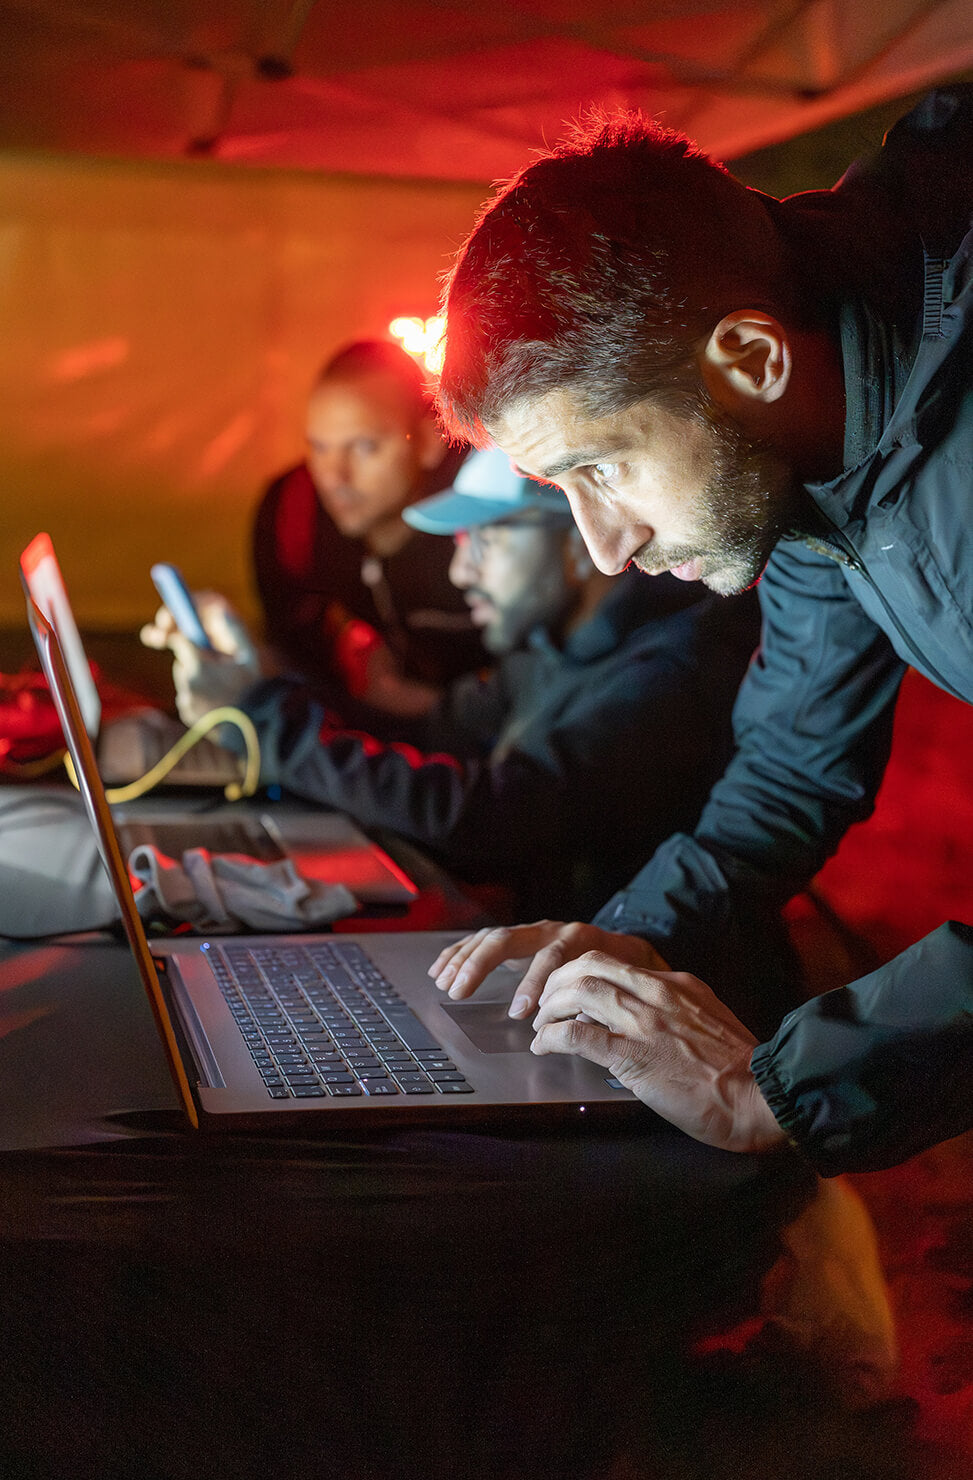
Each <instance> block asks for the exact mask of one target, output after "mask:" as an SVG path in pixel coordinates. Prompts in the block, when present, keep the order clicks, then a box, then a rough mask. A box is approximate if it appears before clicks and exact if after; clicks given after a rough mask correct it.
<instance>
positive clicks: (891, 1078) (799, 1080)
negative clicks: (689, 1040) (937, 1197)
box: [752, 922, 973, 1176]
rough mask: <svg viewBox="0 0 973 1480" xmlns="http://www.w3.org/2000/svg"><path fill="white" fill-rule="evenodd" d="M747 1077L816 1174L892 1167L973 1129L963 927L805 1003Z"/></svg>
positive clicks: (970, 991)
mask: <svg viewBox="0 0 973 1480" xmlns="http://www.w3.org/2000/svg"><path fill="white" fill-rule="evenodd" d="M752 1068H753V1072H754V1074H755V1076H756V1078H757V1083H758V1084H759V1085H760V1088H761V1091H762V1092H763V1095H764V1097H765V1099H766V1100H767V1103H768V1104H769V1105H770V1108H771V1109H772V1110H773V1112H774V1114H775V1115H776V1117H777V1119H778V1120H779V1121H780V1124H781V1125H782V1127H783V1128H784V1130H785V1131H786V1132H787V1133H788V1135H789V1136H790V1137H791V1139H792V1140H793V1141H794V1142H795V1144H796V1145H797V1146H798V1147H799V1149H800V1150H801V1151H802V1152H803V1153H804V1155H805V1156H806V1157H807V1158H808V1159H809V1160H810V1161H811V1162H812V1163H813V1164H814V1166H815V1167H816V1168H817V1170H818V1171H819V1172H821V1173H822V1175H824V1176H835V1175H837V1174H838V1173H839V1172H863V1171H875V1170H877V1169H879V1168H880V1167H887V1166H894V1165H896V1163H898V1162H900V1161H905V1159H906V1158H907V1157H909V1156H914V1155H915V1154H916V1153H917V1152H919V1151H923V1150H925V1149H926V1147H928V1146H933V1145H936V1144H937V1143H938V1142H939V1141H945V1140H948V1139H949V1138H950V1137H951V1136H958V1135H960V1134H961V1133H962V1132H964V1131H967V1130H970V1129H971V1128H973V928H971V926H969V925H961V924H957V923H955V922H951V923H949V924H946V925H941V926H940V927H939V929H938V930H935V931H933V933H932V934H931V935H928V936H926V937H925V939H924V940H920V941H918V942H917V944H916V945H914V946H910V947H909V949H908V950H907V951H903V952H902V954H901V955H900V956H897V957H896V958H895V960H894V961H891V962H889V963H888V965H886V966H882V967H881V968H880V969H879V970H878V971H874V972H872V973H871V975H869V976H866V977H863V978H862V979H861V981H858V982H853V983H852V984H851V985H850V986H847V987H841V988H839V989H838V990H837V991H834V992H826V993H825V994H824V995H823V996H820V997H815V998H814V999H813V1001H811V1002H808V1003H806V1004H805V1005H804V1006H803V1007H800V1008H798V1009H797V1011H795V1012H792V1013H790V1014H789V1016H788V1017H786V1018H785V1019H784V1021H783V1023H782V1024H781V1026H780V1029H779V1030H778V1032H777V1034H776V1036H775V1037H774V1038H773V1039H772V1040H771V1041H770V1042H769V1043H764V1044H761V1046H760V1047H759V1048H758V1049H756V1050H755V1051H754V1055H753V1059H752Z"/></svg>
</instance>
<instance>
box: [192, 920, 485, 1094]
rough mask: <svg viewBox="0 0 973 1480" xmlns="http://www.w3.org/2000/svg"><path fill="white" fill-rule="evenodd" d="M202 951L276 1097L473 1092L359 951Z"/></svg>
mask: <svg viewBox="0 0 973 1480" xmlns="http://www.w3.org/2000/svg"><path fill="white" fill-rule="evenodd" d="M203 949H204V952H205V955H206V959H207V961H208V962H209V965H210V967H211V969H212V971H213V974H214V976H215V977H216V980H217V982H218V983H219V986H220V990H221V992H222V993H223V996H224V998H225V999H226V1002H227V1005H228V1006H229V1009H230V1011H231V1013H232V1014H233V1016H234V1018H235V1019H236V1021H237V1024H238V1025H239V1028H240V1032H241V1033H242V1035H243V1038H244V1041H245V1043H246V1045H247V1047H248V1049H249V1050H250V1054H251V1057H252V1058H253V1061H254V1063H255V1064H256V1066H257V1069H258V1071H259V1073H260V1077H261V1078H262V1079H263V1082H264V1084H265V1085H266V1087H267V1093H268V1095H269V1096H270V1097H271V1099H274V1100H287V1099H296V1100H307V1099H323V1098H325V1097H326V1096H334V1097H336V1098H353V1097H356V1096H361V1095H368V1096H387V1097H390V1096H393V1095H430V1094H439V1095H468V1094H472V1093H473V1086H472V1085H471V1084H469V1083H468V1081H467V1080H466V1078H465V1076H464V1075H463V1073H462V1072H461V1070H459V1069H457V1067H456V1065H455V1064H454V1063H453V1062H452V1060H451V1059H450V1058H449V1056H448V1055H447V1054H446V1053H445V1052H444V1050H443V1048H442V1047H441V1045H440V1044H438V1043H437V1042H436V1040H435V1038H433V1036H432V1034H431V1033H430V1032H429V1031H428V1029H427V1028H426V1027H425V1026H424V1024H423V1023H422V1022H420V1020H419V1018H417V1017H416V1015H415V1013H414V1012H413V1011H412V1009H411V1008H410V1007H409V1006H408V1005H407V1003H406V1002H404V1001H403V999H402V997H401V996H400V995H399V993H398V992H396V990H395V988H394V987H393V986H392V985H391V983H390V982H389V981H388V980H387V979H386V978H385V977H384V976H383V975H382V973H381V972H380V971H379V969H378V967H377V966H376V965H375V963H374V962H373V961H372V960H371V958H370V957H369V956H368V955H367V954H366V953H365V951H363V950H362V948H361V946H359V945H357V944H352V943H350V942H348V943H344V942H342V943H335V944H331V943H330V942H329V943H328V944H321V945H307V946H300V945H293V946H291V945H286V944H284V945H274V946H257V945H254V946H246V945H232V946H231V945H215V944H212V945H211V944H207V945H206V946H204V948H203Z"/></svg>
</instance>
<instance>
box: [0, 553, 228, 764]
mask: <svg viewBox="0 0 973 1480" xmlns="http://www.w3.org/2000/svg"><path fill="white" fill-rule="evenodd" d="M20 568H21V570H22V572H23V575H24V579H25V581H26V582H27V586H28V589H29V590H30V593H31V595H32V596H33V598H34V600H35V601H36V602H37V605H38V606H39V607H40V609H41V611H42V612H44V614H45V616H46V617H47V619H48V621H49V622H50V623H51V624H52V625H53V627H54V628H55V630H56V632H57V634H58V639H59V641H60V644H61V651H62V653H63V654H64V661H65V663H66V664H67V666H68V670H69V672H70V674H71V677H72V680H73V683H74V690H75V693H76V694H77V696H78V703H79V705H80V707H81V713H82V715H83V717H84V723H85V728H86V730H87V731H88V734H89V736H90V737H91V740H92V742H93V744H94V748H95V754H96V755H97V757H98V769H99V772H100V773H101V778H102V780H103V781H104V782H105V783H106V785H108V786H116V785H124V784H126V783H128V782H130V781H135V780H137V779H138V778H139V777H141V776H144V775H145V773H146V772H147V771H148V770H150V769H151V767H152V766H154V765H155V764H156V762H157V761H159V760H160V759H161V758H162V756H163V755H165V753H166V751H167V750H170V749H171V748H172V746H173V745H174V744H175V743H176V741H177V740H178V739H179V737H180V736H181V735H183V734H184V733H185V730H184V727H183V726H182V725H181V724H180V723H179V722H178V720H175V719H173V718H172V717H171V716H170V715H167V714H163V713H162V711H161V710H157V709H152V708H151V707H149V706H148V705H146V706H145V707H144V708H140V709H139V710H137V711H136V712H135V713H133V714H131V715H125V716H122V717H121V718H119V719H116V720H113V721H112V722H111V723H110V724H107V725H103V724H102V712H101V699H100V697H99V694H98V689H97V686H96V684H95V681H94V679H93V677H92V674H91V665H90V663H89V662H88V658H87V655H86V653H85V650H84V645H83V644H82V641H81V634H80V632H79V631H78V624H77V622H76V621H75V617H74V612H73V610H72V608H71V603H70V601H69V599H68V593H67V587H66V586H65V584H64V577H63V575H62V574H61V567H60V564H59V562H58V559H57V556H56V555H55V553H54V545H53V543H52V541H51V537H50V535H48V534H44V533H41V534H38V535H35V536H34V538H33V539H32V540H31V542H30V544H29V545H28V546H27V548H26V549H25V550H24V552H23V554H22V555H21V557H20ZM242 775H243V763H242V761H241V760H240V758H239V757H238V756H236V755H233V754H232V753H231V752H230V751H228V750H225V749H223V747H222V746H219V745H217V744H216V743H215V741H213V740H211V739H209V738H208V737H205V736H204V737H203V738H202V739H201V740H200V742H199V744H198V745H195V746H193V748H192V750H190V751H189V752H188V753H187V754H186V755H185V756H183V757H182V758H181V759H180V760H179V761H178V762H177V763H176V765H175V766H174V767H173V769H172V771H171V772H170V773H169V775H168V776H167V777H166V778H165V780H166V783H167V784H168V785H170V786H204V787H218V786H225V785H227V783H228V782H231V781H239V780H240V779H241V777H242Z"/></svg>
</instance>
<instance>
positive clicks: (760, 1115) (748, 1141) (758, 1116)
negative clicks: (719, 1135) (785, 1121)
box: [734, 1054, 789, 1152]
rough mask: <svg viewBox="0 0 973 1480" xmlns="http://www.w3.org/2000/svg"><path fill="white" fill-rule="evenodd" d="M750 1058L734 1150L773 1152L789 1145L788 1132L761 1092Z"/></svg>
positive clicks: (746, 1069)
mask: <svg viewBox="0 0 973 1480" xmlns="http://www.w3.org/2000/svg"><path fill="white" fill-rule="evenodd" d="M749 1057H750V1056H749V1054H748V1055H747V1064H746V1067H745V1068H744V1070H743V1071H742V1074H743V1081H744V1082H743V1092H742V1095H741V1105H740V1114H739V1116H738V1117H737V1121H738V1129H737V1131H736V1133H735V1135H734V1143H735V1145H734V1149H736V1150H740V1151H752V1152H763V1151H773V1150H775V1149H776V1148H777V1147H778V1146H784V1145H786V1144H787V1143H788V1139H789V1138H788V1136H787V1133H786V1131H785V1130H784V1129H783V1127H782V1126H781V1124H780V1121H779V1120H778V1119H777V1117H776V1116H775V1114H774V1112H773V1110H771V1108H770V1106H769V1105H768V1104H767V1101H766V1100H765V1099H764V1097H763V1095H762V1094H761V1092H760V1086H759V1085H758V1083H757V1081H756V1079H755V1078H754V1076H753V1073H752V1071H751V1069H750V1063H749Z"/></svg>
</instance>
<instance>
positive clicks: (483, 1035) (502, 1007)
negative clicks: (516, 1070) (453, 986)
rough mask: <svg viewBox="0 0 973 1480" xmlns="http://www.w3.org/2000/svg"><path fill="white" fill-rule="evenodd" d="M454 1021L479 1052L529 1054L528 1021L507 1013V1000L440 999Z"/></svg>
mask: <svg viewBox="0 0 973 1480" xmlns="http://www.w3.org/2000/svg"><path fill="white" fill-rule="evenodd" d="M441 1005H442V1009H443V1012H447V1013H448V1014H449V1016H450V1017H451V1018H452V1019H453V1021H454V1022H455V1023H457V1024H458V1025H459V1027H461V1028H462V1029H463V1032H464V1033H465V1034H466V1036H467V1038H468V1039H469V1040H470V1042H471V1043H473V1044H475V1045H476V1047H477V1048H478V1049H479V1050H480V1052H481V1053H529V1052H530V1045H531V1043H532V1042H533V1041H534V1028H533V1025H532V1023H531V1022H530V1020H529V1019H528V1020H526V1021H525V1020H524V1019H523V1018H521V1019H517V1018H511V1017H508V1016H507V1008H508V1007H509V1005H510V1004H509V1003H508V1002H443V1003H442V1004H441Z"/></svg>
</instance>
